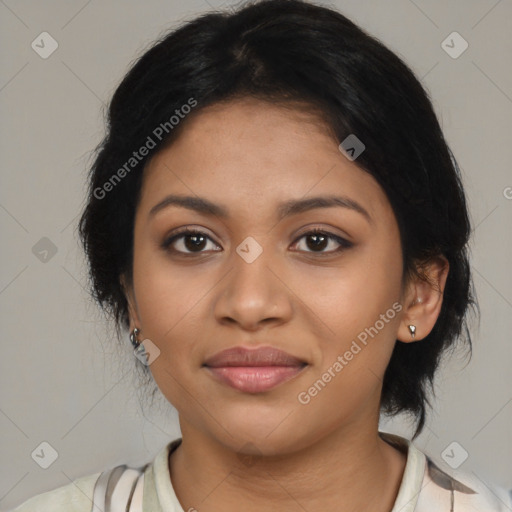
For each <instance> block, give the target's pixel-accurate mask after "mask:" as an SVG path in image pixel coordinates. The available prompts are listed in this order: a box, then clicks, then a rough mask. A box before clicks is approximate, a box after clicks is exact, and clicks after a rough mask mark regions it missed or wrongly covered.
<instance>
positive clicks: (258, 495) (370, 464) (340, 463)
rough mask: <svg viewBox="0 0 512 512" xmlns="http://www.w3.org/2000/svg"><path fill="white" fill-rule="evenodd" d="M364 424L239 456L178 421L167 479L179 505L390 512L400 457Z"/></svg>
mask: <svg viewBox="0 0 512 512" xmlns="http://www.w3.org/2000/svg"><path fill="white" fill-rule="evenodd" d="M180 420H181V418H180ZM366 425H367V427H366V428H364V427H363V428H362V427H361V426H360V425H357V426H356V425H353V426H349V427H345V428H344V429H342V430H338V431H335V432H333V433H331V434H330V435H327V436H324V437H322V438H321V439H320V440H318V441H317V442H316V443H313V444H310V445H308V446H307V447H305V448H303V449H301V450H298V451H295V452H293V453H290V454H285V455H278V456H247V457H241V456H240V455H239V454H237V453H236V452H234V451H233V450H230V449H229V448H227V447H226V446H224V445H222V444H220V443H219V442H218V441H216V440H215V439H212V438H211V437H207V436H205V435H204V434H203V433H202V432H200V431H198V430H196V429H194V428H193V427H191V425H190V424H188V423H186V422H183V420H181V421H180V426H181V431H182V439H183V440H182V443H181V445H180V446H179V447H178V448H177V449H176V450H175V452H174V453H173V454H172V456H171V457H170V460H169V469H170V472H171V479H172V484H173V487H174V490H175V492H176V495H177V497H178V500H179V501H180V503H181V504H182V506H183V508H184V510H189V509H192V510H193V509H194V508H195V509H198V510H201V511H205V512H209V511H218V510H222V511H224V512H231V511H235V510H236V511H239V510H240V509H243V510H244V511H247V512H253V511H254V512H255V511H258V512H261V510H280V511H284V512H288V511H290V512H291V511H296V510H301V509H302V510H322V511H323V512H330V511H339V510H343V511H344V512H351V511H354V512H355V511H356V510H362V509H366V510H372V511H375V512H381V511H382V512H389V511H390V510H391V509H392V508H393V504H394V502H395V499H396V496H397V494H398V489H399V487H400V483H401V481H402V476H403V471H404V468H405V463H406V455H404V454H403V453H401V452H399V451H398V450H397V449H396V448H394V447H392V446H391V445H389V444H388V443H386V442H385V441H383V440H382V439H381V438H380V436H379V435H378V428H377V425H375V424H373V423H371V424H370V425H368V423H366ZM356 427H357V428H356ZM205 462H206V463H205ZM241 505H243V506H241Z"/></svg>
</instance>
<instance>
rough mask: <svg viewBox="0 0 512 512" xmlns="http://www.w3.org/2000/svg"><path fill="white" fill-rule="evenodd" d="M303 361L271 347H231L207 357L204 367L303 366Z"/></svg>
mask: <svg viewBox="0 0 512 512" xmlns="http://www.w3.org/2000/svg"><path fill="white" fill-rule="evenodd" d="M305 364H306V362H305V361H302V360H301V359H298V358H297V357H295V356H292V355H291V354H288V353H287V352H284V351H282V350H279V349H277V348H273V347H260V348H256V349H254V348H253V349H249V348H245V347H233V348H228V349H226V350H223V351H221V352H217V353H216V354H214V355H213V356H212V357H209V358H208V359H207V360H206V361H205V362H204V366H209V367H212V368H216V367H221V366H304V365H305Z"/></svg>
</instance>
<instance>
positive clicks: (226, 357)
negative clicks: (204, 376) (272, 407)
mask: <svg viewBox="0 0 512 512" xmlns="http://www.w3.org/2000/svg"><path fill="white" fill-rule="evenodd" d="M307 366H308V364H307V363H306V362H305V361H303V360H301V359H298V358H296V357H294V356H292V355H290V354H288V353H286V352H283V351H282V350H278V349H274V348H272V347H262V348H258V349H246V348H244V347H235V348H232V349H228V350H224V351H222V352H219V353H217V354H215V355H214V356H213V357H211V358H209V359H207V360H206V362H205V363H204V364H203V367H205V368H206V370H207V371H208V373H209V374H210V375H211V376H212V377H214V378H215V379H216V380H217V381H218V382H222V383H224V384H227V385H228V386H230V387H232V388H235V389H238V390H239V391H242V392H245V393H261V392H264V391H269V390H271V389H273V388H275V387H276V386H278V385H280V384H283V383H285V382H287V381H289V380H290V379H292V378H293V377H295V376H296V375H298V374H299V373H300V372H302V370H304V368H306V367H307Z"/></svg>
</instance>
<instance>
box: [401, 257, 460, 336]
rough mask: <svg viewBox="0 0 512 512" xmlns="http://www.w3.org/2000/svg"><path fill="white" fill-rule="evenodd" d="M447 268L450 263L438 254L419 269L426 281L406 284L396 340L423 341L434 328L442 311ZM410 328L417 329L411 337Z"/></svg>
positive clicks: (415, 278) (413, 281)
mask: <svg viewBox="0 0 512 512" xmlns="http://www.w3.org/2000/svg"><path fill="white" fill-rule="evenodd" d="M449 269H450V264H449V262H448V260H447V259H446V257H445V256H443V255H439V256H436V257H434V258H433V259H431V260H429V261H428V262H427V263H425V264H423V265H421V267H420V270H422V273H423V274H424V275H425V276H426V277H427V278H428V281H425V280H423V279H420V278H419V277H414V278H411V281H410V282H409V283H407V286H406V292H405V302H404V313H403V316H402V321H401V323H400V327H399V329H398V334H397V339H398V340H399V341H402V342H404V343H410V342H412V341H419V340H422V339H423V338H425V337H426V336H428V334H429V333H430V331H431V330H432V329H433V328H434V325H435V323H436V321H437V318H438V317H439V313H440V312H441V306H442V304H443V293H444V287H445V284H446V278H447V277H448V271H449ZM409 325H414V326H415V327H416V332H415V336H414V338H413V337H412V335H411V332H410V330H409V328H408V326H409Z"/></svg>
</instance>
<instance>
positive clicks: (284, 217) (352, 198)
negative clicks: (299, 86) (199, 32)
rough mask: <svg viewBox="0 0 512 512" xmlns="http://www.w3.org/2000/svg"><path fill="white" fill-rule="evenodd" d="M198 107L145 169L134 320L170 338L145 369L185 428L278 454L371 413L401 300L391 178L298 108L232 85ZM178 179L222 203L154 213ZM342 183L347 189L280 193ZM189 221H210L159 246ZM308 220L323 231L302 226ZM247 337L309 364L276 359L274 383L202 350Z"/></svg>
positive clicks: (176, 190) (172, 206)
mask: <svg viewBox="0 0 512 512" xmlns="http://www.w3.org/2000/svg"><path fill="white" fill-rule="evenodd" d="M188 121H190V124H189V125H188V126H187V127H186V129H185V130H184V131H183V133H182V134H181V136H180V137H179V138H178V139H177V140H176V142H174V143H173V144H172V145H171V146H170V147H168V148H166V149H164V150H162V151H160V152H159V153H157V154H156V155H155V156H154V158H153V159H152V160H151V161H150V163H149V164H148V166H147V167H146V169H145V171H144V172H145V176H144V182H143V188H142V195H141V201H140V204H139V206H138V210H137V213H136V220H135V233H134V262H133V289H132V290H130V294H129V296H130V299H131V306H132V307H131V323H132V325H131V328H132V329H133V327H135V326H136V327H138V328H139V329H141V334H140V336H139V339H140V340H143V339H149V340H151V342H152V343H153V344H154V345H156V346H157V347H158V349H159V350H160V353H159V355H158V357H157V358H156V359H155V360H154V361H153V362H152V363H151V365H150V370H151V372H152V374H153V376H154V378H155V381H156V382H157V384H158V386H159V388H160V390H161V391H162V392H163V394H164V395H165V396H166V398H167V399H168V400H169V402H171V403H172V404H173V405H174V406H175V407H176V409H177V410H178V412H179V415H180V424H181V427H182V432H184V430H185V429H188V430H189V431H192V430H194V431H195V432H200V433H202V434H203V435H205V436H209V437H210V438H215V439H216V440H218V441H219V442H220V443H222V444H223V445H224V446H227V447H230V448H232V449H233V450H235V451H238V450H239V449H240V448H241V447H243V446H244V445H246V444H247V443H252V444H255V445H256V446H257V447H258V450H259V451H260V452H261V453H266V454H273V453H286V452H291V451H293V450H297V449H299V448H301V447H306V446H308V445H311V444H312V443H314V442H316V441H318V440H320V439H321V438H322V437H324V436H326V435H329V434H330V433H333V432H334V431H336V430H339V429H344V430H346V431H349V430H351V429H352V430H358V431H361V429H368V428H370V429H375V426H376V425H377V421H378V414H379V399H380V391H381V387H382V379H383V375H384V372H385V369H386V366H387V364H388V361H389V359H390V357H391V353H392V350H393V347H394V345H395V341H396V339H397V331H398V328H399V324H400V318H401V316H402V314H403V313H400V309H401V307H402V304H403V302H402V301H403V300H405V298H404V297H403V296H402V294H401V293H402V281H401V278H402V257H401V246H400V238H399V231H398V226H397V222H396V219H395V217H394V214H393V211H392V209H391V206H390V204H389V202H388V200H387V198H386V196H385V194H384V192H383V190H382V189H381V188H380V186H379V185H378V184H377V182H376V181H375V180H374V179H373V178H372V177H371V176H370V175H369V174H367V173H365V172H363V171H361V170H360V169H359V168H358V167H357V165H356V162H351V161H349V160H348V159H347V158H346V156H345V155H344V154H342V153H341V151H340V150H339V149H338V143H337V142H336V141H335V140H334V139H333V138H332V137H330V136H329V134H328V133H329V132H328V131H327V128H326V127H325V126H322V125H321V124H319V123H318V122H315V120H313V119H312V118H308V117H306V116H305V114H303V113H301V112H300V111H293V112H292V111H289V110H284V109H281V108H279V107H276V106H271V105H269V104H266V103H262V102H257V101H256V100H238V101H236V102H231V103H229V104H224V105H222V106H221V105H216V106H214V107H210V108H208V109H204V110H202V111H200V112H198V113H197V116H196V117H194V118H191V119H189V120H188ZM363 143H364V141H363ZM170 195H173V196H178V197H180V198H185V197H187V198H190V200H191V201H192V200H194V201H195V204H196V205H199V204H200V201H203V202H204V203H206V202H207V203H208V204H210V203H211V204H212V205H214V208H215V209H216V210H219V211H216V212H215V214H214V213H212V212H211V211H208V209H207V208H201V209H195V208H193V203H192V202H190V203H189V207H184V206H180V205H178V204H176V203H172V202H169V203H168V204H167V205H166V206H162V207H160V208H158V209H157V210H156V211H155V212H154V213H151V210H152V209H153V208H154V207H155V206H156V205H158V204H159V203H161V202H162V201H164V200H165V199H166V198H167V197H168V196H170ZM333 197H338V198H342V199H341V200H340V202H339V203H338V204H331V203H329V206H327V207H321V206H319V204H318V202H317V203H316V205H315V204H312V203H310V204H309V205H308V203H304V204H303V205H302V206H301V207H297V208H289V209H288V211H286V210H285V209H284V205H286V204H288V203H291V204H293V203H294V202H299V204H301V203H302V202H303V201H306V200H308V201H309V200H311V199H313V198H323V201H325V203H324V204H326V203H327V200H328V199H329V198H333ZM318 201H319V199H318ZM344 203H345V206H343V204H344ZM356 203H357V205H358V206H357V207H356V208H354V207H347V206H346V205H347V204H349V205H350V204H352V205H355V204H356ZM201 204H203V203H201ZM220 210H222V212H223V214H222V215H221V214H220V213H219V212H220ZM184 227H188V228H193V229H194V230H197V231H200V232H201V235H200V237H199V238H197V235H196V238H194V235H189V236H187V235H185V236H181V237H177V238H176V239H174V241H173V242H172V243H170V244H169V245H168V246H167V247H164V244H165V242H166V241H168V240H169V239H170V238H171V237H172V236H173V235H174V234H176V232H177V231H178V230H180V229H181V228H184ZM314 228H316V229H318V230H320V231H321V232H322V234H320V235H318V234H316V235H315V234H309V235H308V233H309V232H310V231H311V230H312V229H314ZM327 234H328V235H329V236H330V237H326V235H327ZM201 236H202V237H204V238H201ZM337 237H338V238H337ZM339 239H342V240H341V242H340V240H339ZM237 346H243V347H245V348H258V347H269V346H270V347H273V348H276V349H279V350H283V351H285V352H287V353H288V354H290V355H292V356H294V357H295V358H297V359H299V360H300V361H302V362H304V363H306V364H305V365H304V366H302V367H301V368H292V369H290V368H288V369H286V368H285V369H284V370H283V368H281V370H283V373H286V372H288V371H290V373H289V374H288V373H286V374H287V375H289V376H290V375H292V377H291V378H289V379H288V380H286V381H284V382H281V383H280V384H279V385H275V386H274V387H271V388H270V389H266V390H261V388H257V387H256V388H254V389H248V388H244V389H240V388H239V387H233V386H232V385H230V384H228V383H226V382H224V381H222V380H220V379H219V378H218V377H217V376H216V373H215V371H212V370H211V368H209V367H207V366H204V365H205V361H206V360H207V359H209V358H211V357H212V356H213V355H214V354H216V353H218V352H220V351H222V350H224V349H228V348H233V347H237ZM358 348H359V350H358ZM223 371H225V372H226V373H229V372H232V371H234V370H217V372H218V373H222V372H223ZM236 371H241V372H242V373H243V372H244V371H246V372H247V371H249V370H248V369H247V368H246V369H245V370H243V369H242V370H240V369H238V370H236ZM251 371H254V369H252V370H251ZM236 375H239V374H236ZM242 377H243V376H242ZM242 377H240V378H242ZM233 379H234V380H235V381H236V380H237V377H236V376H235V377H233ZM238 382H241V381H238ZM258 382H259V384H258V383H257V385H261V381H258ZM258 389H259V390H258Z"/></svg>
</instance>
